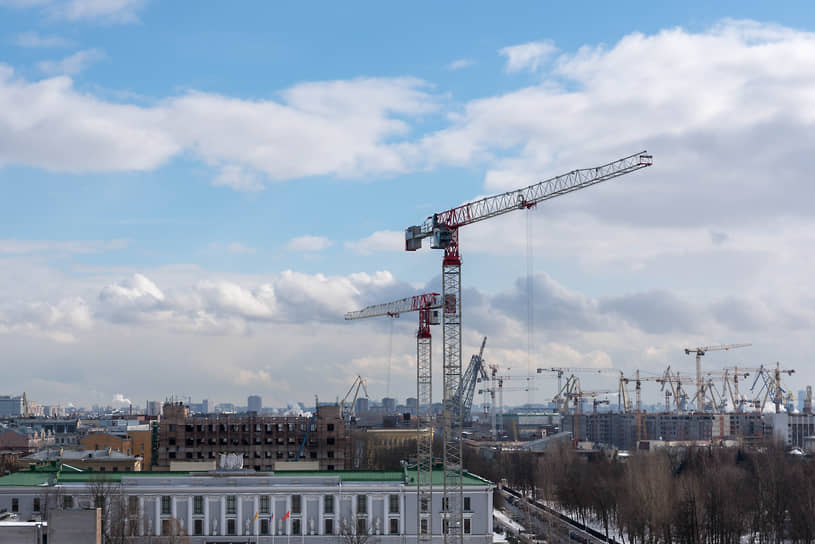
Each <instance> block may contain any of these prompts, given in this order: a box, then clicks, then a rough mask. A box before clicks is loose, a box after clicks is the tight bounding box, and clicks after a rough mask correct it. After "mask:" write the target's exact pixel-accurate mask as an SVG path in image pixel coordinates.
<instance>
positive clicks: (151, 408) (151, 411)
mask: <svg viewBox="0 0 815 544" xmlns="http://www.w3.org/2000/svg"><path fill="white" fill-rule="evenodd" d="M146 411H147V415H148V416H157V415H159V414H161V403H160V402H159V401H157V400H148V401H147V409H146Z"/></svg>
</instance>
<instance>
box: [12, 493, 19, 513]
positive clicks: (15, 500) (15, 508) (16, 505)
mask: <svg viewBox="0 0 815 544" xmlns="http://www.w3.org/2000/svg"><path fill="white" fill-rule="evenodd" d="M11 511H12V512H19V511H20V499H18V498H17V497H14V498H12V499H11Z"/></svg>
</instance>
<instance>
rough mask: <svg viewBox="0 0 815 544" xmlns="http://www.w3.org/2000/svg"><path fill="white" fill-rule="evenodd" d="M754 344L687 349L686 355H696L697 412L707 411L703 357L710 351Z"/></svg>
mask: <svg viewBox="0 0 815 544" xmlns="http://www.w3.org/2000/svg"><path fill="white" fill-rule="evenodd" d="M750 346H752V344H727V345H721V346H704V347H701V348H685V355H690V354H691V353H695V354H696V411H697V412H704V411H705V379H704V376H702V356H703V355H704V354H705V353H707V352H708V351H720V350H724V351H727V350H731V349H736V348H746V347H750Z"/></svg>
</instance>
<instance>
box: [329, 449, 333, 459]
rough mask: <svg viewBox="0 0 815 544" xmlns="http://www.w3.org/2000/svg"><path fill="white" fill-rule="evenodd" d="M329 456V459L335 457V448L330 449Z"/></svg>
mask: <svg viewBox="0 0 815 544" xmlns="http://www.w3.org/2000/svg"><path fill="white" fill-rule="evenodd" d="M328 458H329V459H333V458H334V450H328Z"/></svg>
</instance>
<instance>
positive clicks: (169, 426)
mask: <svg viewBox="0 0 815 544" xmlns="http://www.w3.org/2000/svg"><path fill="white" fill-rule="evenodd" d="M167 430H168V431H170V432H171V433H174V432H175V425H174V424H172V423H170V424H169V425H167Z"/></svg>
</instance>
